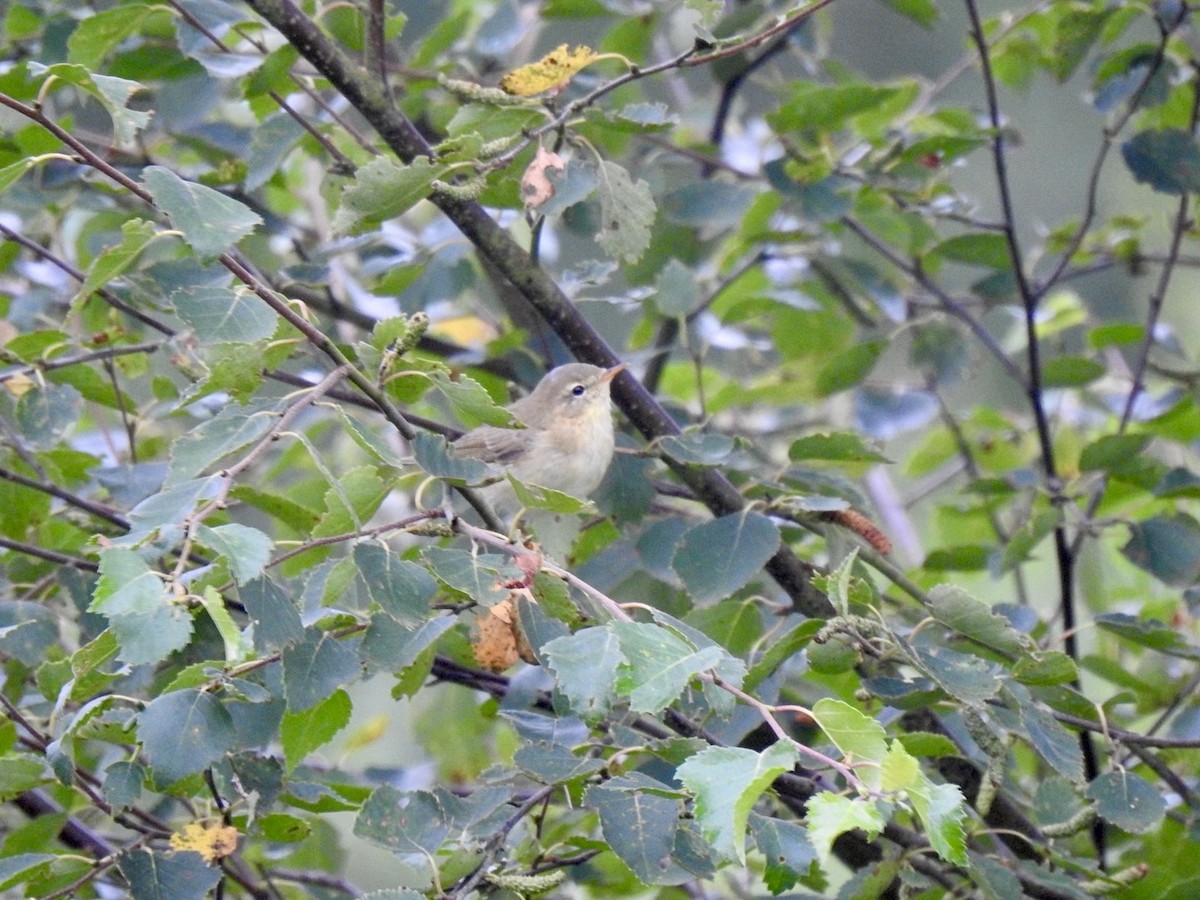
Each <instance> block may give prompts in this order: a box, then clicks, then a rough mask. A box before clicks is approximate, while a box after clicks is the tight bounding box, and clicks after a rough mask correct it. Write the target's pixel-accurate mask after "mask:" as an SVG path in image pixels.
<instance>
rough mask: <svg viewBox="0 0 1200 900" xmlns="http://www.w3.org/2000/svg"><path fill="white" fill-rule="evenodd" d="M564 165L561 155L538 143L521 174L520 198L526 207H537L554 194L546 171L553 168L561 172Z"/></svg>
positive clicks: (552, 184)
mask: <svg viewBox="0 0 1200 900" xmlns="http://www.w3.org/2000/svg"><path fill="white" fill-rule="evenodd" d="M566 167H567V164H566V163H565V162H564V161H563V158H562V157H561V156H559V155H558V154H557V153H555V152H554V151H553V150H547V149H546V148H545V147H543V146H542V145H541V144H538V148H537V153H535V154H534V155H533V162H531V163H530V164H529V167H528V168H527V169H526V170H525V174H524V175H522V176H521V199H522V200H524V201H525V208H526V209H537V207H539V206H541V205H542V204H543V203H545V202H546V201H547V200H549V199H550V198H551V197H553V196H554V182H552V181H551V180H550V178H549V175H548V172H549V170H551V169H553V170H555V171H557V172H559V173H562V172H563V171H564V170H565V169H566Z"/></svg>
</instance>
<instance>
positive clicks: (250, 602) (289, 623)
mask: <svg viewBox="0 0 1200 900" xmlns="http://www.w3.org/2000/svg"><path fill="white" fill-rule="evenodd" d="M238 595H239V596H240V597H241V600H242V604H243V605H244V606H245V607H246V614H247V615H248V616H249V617H250V624H251V626H253V629H254V647H255V649H256V650H258V652H259V653H272V652H274V651H276V650H281V649H282V648H284V647H286V646H288V645H289V644H294V643H298V642H299V641H302V640H303V639H304V625H303V624H301V621H300V611H299V610H298V609H297V608H296V604H295V603H294V602H293V601H292V599H291V597H290V596H288V594H287V593H285V592H284V590H283V589H282V588H281V587H279V585H277V584H276V583H275V582H273V581H272V580H271V579H270V578H267V577H265V576H263V577H261V578H256V579H254V580H253V581H251V582H250V583H249V584H244V585H242V586H241V588H240V589H239V590H238Z"/></svg>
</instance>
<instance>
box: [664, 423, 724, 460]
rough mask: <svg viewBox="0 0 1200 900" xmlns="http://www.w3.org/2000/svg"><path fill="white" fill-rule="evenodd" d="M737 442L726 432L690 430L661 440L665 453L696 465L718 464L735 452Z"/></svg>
mask: <svg viewBox="0 0 1200 900" xmlns="http://www.w3.org/2000/svg"><path fill="white" fill-rule="evenodd" d="M736 446H737V445H736V443H735V441H734V440H733V438H731V437H729V435H726V434H704V433H703V432H699V431H689V432H687V433H685V434H681V435H678V436H676V435H669V436H667V437H665V438H663V439H662V441H661V442H659V447H661V448H662V451H663V453H665V454H667V456H669V457H671V458H672V459H676V460H678V461H679V462H683V463H690V464H692V465H696V466H717V465H720V464H721V463H723V462H725V461H726V460H727V459H728V458H729V456H730V454H731V453H733V451H734V448H735V447H736Z"/></svg>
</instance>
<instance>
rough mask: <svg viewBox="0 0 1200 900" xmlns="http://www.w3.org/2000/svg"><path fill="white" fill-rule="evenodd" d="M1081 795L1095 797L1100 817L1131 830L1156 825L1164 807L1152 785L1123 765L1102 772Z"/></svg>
mask: <svg viewBox="0 0 1200 900" xmlns="http://www.w3.org/2000/svg"><path fill="white" fill-rule="evenodd" d="M1084 795H1085V796H1086V797H1088V798H1089V799H1091V800H1095V801H1096V812H1098V813H1099V814H1100V817H1101V818H1103V819H1104V820H1105V821H1106V822H1111V823H1112V824H1114V825H1116V826H1117V827H1118V828H1121V829H1123V830H1125V831H1128V832H1130V833H1132V834H1146V833H1147V832H1149V831H1150V830H1152V829H1154V828H1157V827H1158V824H1159V823H1160V822H1161V821H1162V818H1163V815H1164V814H1165V813H1166V810H1167V804H1166V801H1165V800H1163V795H1162V793H1161V792H1160V791H1159V790H1158V789H1157V788H1156V787H1155V786H1154V785H1152V784H1151V783H1150V782H1148V781H1146V779H1145V778H1142V777H1141V776H1140V775H1137V774H1136V773H1134V772H1128V771H1126V770H1124V769H1117V770H1115V771H1112V772H1106V773H1104V774H1103V775H1101V776H1100V777H1099V778H1097V779H1096V780H1095V781H1093V782H1092V783H1091V784H1089V785H1088V786H1087V790H1086V791H1084Z"/></svg>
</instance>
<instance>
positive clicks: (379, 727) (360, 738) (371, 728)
mask: <svg viewBox="0 0 1200 900" xmlns="http://www.w3.org/2000/svg"><path fill="white" fill-rule="evenodd" d="M387 727H388V717H387V716H386V715H382V714H380V715H378V716H372V717H371V718H370V720H368V721H367V723H366V724H365V725H363V726H362V727H361V728H359V729H357V730H356V731H355V732H354V733H353V734H351V735H350V737H348V738H346V752H347V753H350V752H351V751H353V750H359V749H361V748H363V747H369V746H370V745H371V744H373V743H375V742H376V741H377V740H379V739H380V738H381V737H383V733H384V732H385V731H387Z"/></svg>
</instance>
